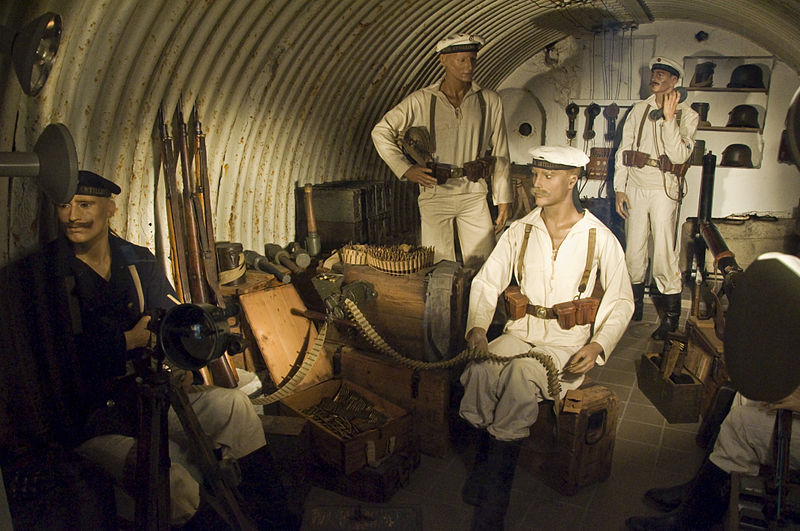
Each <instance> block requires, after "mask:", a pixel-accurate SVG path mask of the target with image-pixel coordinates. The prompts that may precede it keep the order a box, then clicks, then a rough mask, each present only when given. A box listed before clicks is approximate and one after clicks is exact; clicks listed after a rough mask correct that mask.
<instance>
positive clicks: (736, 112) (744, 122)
mask: <svg viewBox="0 0 800 531" xmlns="http://www.w3.org/2000/svg"><path fill="white" fill-rule="evenodd" d="M725 127H755V128H756V129H758V127H759V126H758V110H757V109H756V108H755V107H753V106H752V105H737V106H736V107H734V108H733V109H731V111H730V112H729V113H728V123H727V124H726V125H725Z"/></svg>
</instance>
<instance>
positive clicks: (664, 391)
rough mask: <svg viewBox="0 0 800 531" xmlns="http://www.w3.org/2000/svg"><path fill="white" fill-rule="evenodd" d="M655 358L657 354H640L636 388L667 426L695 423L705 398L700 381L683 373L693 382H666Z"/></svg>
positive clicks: (684, 371) (691, 375)
mask: <svg viewBox="0 0 800 531" xmlns="http://www.w3.org/2000/svg"><path fill="white" fill-rule="evenodd" d="M657 358H658V354H642V361H641V363H640V364H639V368H638V369H637V371H636V376H637V379H638V381H639V389H641V390H642V393H644V395H645V396H646V397H647V398H648V399H649V400H650V402H652V403H653V405H654V406H656V409H658V411H659V412H660V413H661V414H662V415H664V418H665V419H667V422H669V423H670V424H674V423H686V422H697V420H698V418H699V416H700V410H701V407H702V405H703V400H704V399H705V386H703V382H701V381H700V380H698V379H697V377H695V375H693V374H692V373H690V372H688V371H686V370H683V371H682V374H684V375H686V376H688V377H690V378H691V380H692V383H686V384H681V383H676V382H674V381H673V380H669V379H665V378H664V377H663V375H662V374H661V371H660V370H659V367H658V365H657V363H656V359H657Z"/></svg>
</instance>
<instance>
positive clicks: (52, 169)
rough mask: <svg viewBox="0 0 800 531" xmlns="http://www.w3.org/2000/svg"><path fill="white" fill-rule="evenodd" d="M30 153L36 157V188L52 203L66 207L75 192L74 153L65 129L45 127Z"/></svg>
mask: <svg viewBox="0 0 800 531" xmlns="http://www.w3.org/2000/svg"><path fill="white" fill-rule="evenodd" d="M33 150H34V151H35V152H36V154H37V155H38V156H39V178H38V181H39V186H40V187H41V188H42V190H44V193H45V194H47V197H49V198H50V200H51V201H53V202H54V203H68V202H69V201H70V200H71V199H72V196H73V195H75V190H77V189H78V152H77V151H76V150H75V142H74V141H73V140H72V135H71V134H70V132H69V129H67V126H66V125H64V124H50V125H48V126H47V127H45V129H44V131H42V134H41V135H39V139H38V140H37V141H36V146H34V148H33Z"/></svg>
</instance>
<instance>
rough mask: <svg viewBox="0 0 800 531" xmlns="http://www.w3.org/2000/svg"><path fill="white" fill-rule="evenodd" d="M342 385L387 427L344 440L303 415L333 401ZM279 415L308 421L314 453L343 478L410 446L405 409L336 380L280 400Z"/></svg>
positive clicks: (409, 422)
mask: <svg viewBox="0 0 800 531" xmlns="http://www.w3.org/2000/svg"><path fill="white" fill-rule="evenodd" d="M343 384H346V385H347V386H348V387H350V388H351V389H352V390H354V391H355V392H357V393H358V394H360V395H361V396H363V397H364V398H366V399H367V400H368V401H369V402H370V403H372V404H373V405H374V406H375V408H376V409H377V410H378V411H379V412H381V413H382V414H384V415H385V416H386V423H385V424H384V425H382V426H380V427H379V428H375V429H372V430H369V431H366V432H363V433H359V434H357V435H355V436H353V437H352V438H347V439H345V438H343V437H342V436H341V435H340V434H338V433H335V432H334V431H331V429H329V428H328V427H326V426H324V425H322V424H321V423H319V422H317V421H316V420H314V419H312V418H310V417H309V416H308V415H307V414H306V413H304V411H305V410H306V409H308V408H309V407H311V406H315V405H317V404H319V403H320V401H322V400H323V399H324V398H333V397H334V395H336V393H337V392H339V390H340V389H341V387H342V385H343ZM281 413H282V414H287V415H295V416H298V417H303V418H306V419H308V420H309V422H310V423H311V445H312V448H313V449H314V451H315V453H316V454H317V456H318V457H319V458H320V459H322V460H323V461H324V462H326V463H328V464H330V465H332V466H334V467H335V468H336V469H338V470H340V471H341V472H343V473H344V474H352V473H353V472H355V471H356V470H358V469H359V468H362V467H364V466H366V465H367V464H368V463H371V464H373V465H375V464H377V463H378V462H380V461H381V460H382V459H384V458H386V457H387V456H388V455H391V454H392V453H393V452H394V451H395V450H396V449H401V448H405V447H406V446H408V445H409V444H410V443H411V437H412V434H413V426H412V425H411V415H409V414H408V412H406V410H405V409H403V408H401V407H399V406H397V405H395V404H392V403H391V402H389V401H388V400H384V399H383V398H381V397H379V396H378V395H376V394H374V393H372V392H370V391H368V390H366V389H364V388H362V387H359V386H358V385H356V384H354V383H352V382H346V381H345V380H342V379H339V378H335V379H332V380H328V381H325V382H322V383H319V384H317V385H315V386H313V387H310V388H308V389H304V390H302V391H298V392H296V393H294V394H293V395H292V396H289V397H287V398H284V399H283V400H281Z"/></svg>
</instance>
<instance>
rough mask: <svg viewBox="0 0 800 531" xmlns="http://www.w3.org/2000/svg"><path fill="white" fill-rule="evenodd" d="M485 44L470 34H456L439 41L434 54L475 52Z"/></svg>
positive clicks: (479, 38)
mask: <svg viewBox="0 0 800 531" xmlns="http://www.w3.org/2000/svg"><path fill="white" fill-rule="evenodd" d="M484 44H486V41H485V40H484V39H483V37H479V36H478V35H475V34H472V33H456V34H455V35H450V36H448V37H445V38H444V39H442V40H440V41H439V43H438V44H437V45H436V53H438V54H443V53H455V52H477V51H478V50H479V49H480V48H481V46H483V45H484Z"/></svg>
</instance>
